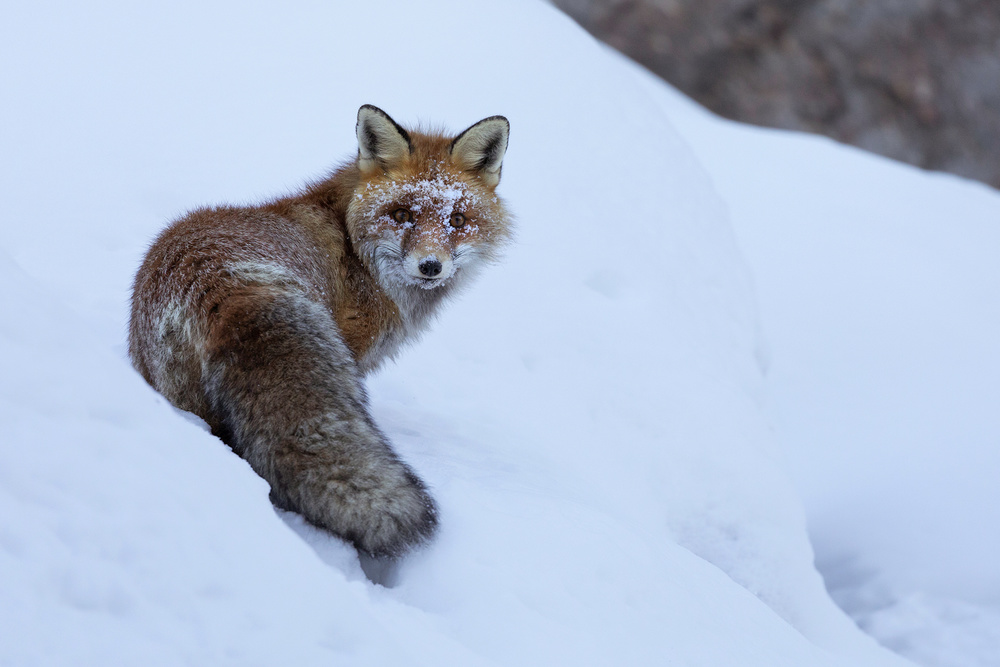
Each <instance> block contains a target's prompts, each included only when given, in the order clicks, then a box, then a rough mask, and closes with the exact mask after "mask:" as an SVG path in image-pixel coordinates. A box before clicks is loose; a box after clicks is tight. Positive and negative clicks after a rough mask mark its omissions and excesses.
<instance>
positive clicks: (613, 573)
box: [0, 0, 904, 667]
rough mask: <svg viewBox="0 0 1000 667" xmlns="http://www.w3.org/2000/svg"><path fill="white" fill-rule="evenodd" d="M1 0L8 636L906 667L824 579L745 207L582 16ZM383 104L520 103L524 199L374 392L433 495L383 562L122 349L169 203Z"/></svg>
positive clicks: (534, 660)
mask: <svg viewBox="0 0 1000 667" xmlns="http://www.w3.org/2000/svg"><path fill="white" fill-rule="evenodd" d="M43 10H44V11H43ZM10 14H11V17H10V20H11V24H10V25H11V26H13V27H12V28H11V30H10V35H9V37H10V38H9V39H8V40H6V41H5V42H4V43H3V44H2V45H0V49H2V54H0V55H2V56H3V57H2V58H0V67H2V68H3V70H2V71H3V80H4V83H5V89H6V90H8V91H10V98H11V99H13V100H16V101H17V102H16V103H15V104H12V105H7V106H5V108H4V110H3V111H2V112H0V113H2V114H3V115H4V121H5V122H4V123H3V127H4V128H6V129H5V130H4V132H5V133H6V134H4V136H3V138H2V149H3V152H4V155H5V156H13V157H12V158H11V159H7V160H5V161H3V162H2V163H0V170H2V172H3V174H2V175H3V180H2V182H3V183H4V186H3V187H4V189H5V192H4V197H2V198H0V216H2V219H3V220H5V221H8V222H6V223H5V225H4V226H3V228H2V229H0V251H2V254H0V290H2V294H3V303H4V305H5V310H4V312H3V314H2V315H0V355H2V359H3V368H4V374H3V376H2V377H0V419H2V423H3V439H2V445H0V446H2V456H0V497H2V498H3V501H2V502H0V589H2V592H3V595H2V597H0V600H2V601H0V627H2V628H4V639H3V641H2V642H0V663H4V664H8V663H9V664H17V665H21V664H24V665H31V664H65V663H70V662H73V663H82V664H88V663H93V664H98V663H104V664H107V663H111V664H121V663H134V664H149V665H161V664H162V665H173V664H191V663H202V664H232V665H248V664H249V665H254V664H259V665H287V664H295V665H300V664H301V665H311V664H331V663H333V664H352V665H355V664H357V665H364V664H371V665H378V664H390V663H402V664H435V665H441V664H446V665H448V664H454V665H476V664H497V665H507V664H588V665H590V664H593V665H612V664H615V665H620V664H637V665H646V664H649V665H652V664H692V665H694V664H704V665H726V664H740V665H761V666H764V665H766V666H767V667H780V666H781V665H788V666H790V667H791V666H794V667H800V666H801V665H852V666H857V665H890V664H904V663H903V661H902V660H900V659H898V658H896V657H895V656H893V655H892V654H890V653H889V652H887V651H885V650H883V649H881V648H879V647H878V646H877V645H876V644H875V643H874V642H873V641H871V640H870V639H869V638H868V637H866V636H865V635H863V634H862V633H861V632H860V631H859V630H858V629H857V628H856V627H855V626H854V625H853V624H852V623H851V622H850V620H849V619H848V618H847V617H846V616H844V615H843V614H842V613H841V612H840V611H839V609H838V608H837V607H836V606H835V605H834V604H833V602H832V601H831V600H830V598H829V597H828V596H827V594H826V592H825V590H824V588H823V584H822V580H821V578H820V576H819V575H818V573H817V572H816V571H815V569H814V568H813V565H812V552H811V548H810V545H809V542H808V539H807V534H806V529H805V519H804V515H803V512H802V510H801V508H800V506H799V502H798V500H797V498H796V496H795V493H794V491H793V488H792V486H791V484H790V482H789V481H788V480H787V479H786V475H785V473H784V470H783V462H782V458H781V455H780V451H779V449H778V447H777V446H776V443H775V441H774V439H773V437H772V434H771V431H770V429H769V426H768V423H767V418H766V415H765V412H764V406H763V401H764V394H763V384H762V378H761V371H760V368H761V364H762V363H763V362H764V361H765V359H766V354H765V347H764V346H763V345H762V343H761V340H760V338H759V335H758V330H759V327H758V323H757V318H756V314H755V310H754V304H753V294H752V289H751V283H750V279H749V275H748V272H747V269H746V267H745V265H744V264H743V261H742V259H741V257H740V253H739V252H738V249H737V246H736V241H735V238H734V236H733V232H732V230H731V228H730V226H729V223H728V220H727V217H726V213H725V207H724V205H723V203H722V201H721V200H720V199H719V197H718V196H717V195H716V194H715V192H714V190H713V187H712V185H711V183H710V181H709V179H708V178H707V176H706V175H705V173H704V171H703V170H702V168H701V167H700V166H699V163H698V161H697V160H696V159H695V158H694V156H693V155H692V153H691V151H690V149H688V148H687V146H686V145H685V143H684V142H683V141H682V140H681V139H680V138H679V137H678V135H677V134H676V133H675V132H674V131H673V130H672V129H671V126H670V124H669V123H668V122H667V120H666V117H665V114H664V112H663V110H662V109H661V108H660V106H659V105H658V103H657V102H656V101H655V99H654V98H651V97H650V96H649V95H648V94H647V93H646V92H645V91H644V90H643V88H642V87H641V85H640V84H638V83H637V82H636V80H635V78H634V76H633V75H632V74H631V73H630V70H629V68H627V67H626V66H624V65H622V64H621V63H620V62H619V61H617V60H616V59H614V58H612V57H611V56H609V55H608V54H607V53H606V52H605V51H604V50H602V49H601V48H600V47H598V46H597V45H596V44H595V43H594V42H593V41H592V40H591V39H590V38H589V37H587V36H586V35H585V34H584V33H583V32H582V31H581V30H580V29H579V28H577V27H576V26H574V25H573V24H572V23H571V22H570V21H569V20H568V19H566V18H564V17H563V16H562V15H560V14H559V13H558V12H556V10H554V9H553V8H551V7H549V6H548V5H545V4H542V3H536V2H522V1H514V0H512V1H510V2H499V3H492V4H490V5H480V4H472V3H463V2H442V3H440V4H438V5H436V6H433V7H427V6H414V3H404V2H401V1H388V0H386V1H384V2H374V3H366V4H364V5H360V4H359V5H357V6H342V5H330V4H328V3H310V2H296V3H281V4H280V5H279V4H277V3H274V4H271V3H267V2H263V3H255V4H253V5H252V6H245V5H239V6H237V5H235V4H231V3H224V2H222V3H210V4H208V5H205V4H203V3H197V4H196V3H193V2H186V1H182V2H180V3H173V4H171V5H170V7H165V6H164V7H159V6H141V7H140V6H127V7H126V6H118V5H116V4H114V3H106V4H101V3H98V4H96V5H88V6H86V7H82V6H78V5H75V4H72V3H58V2H57V3H52V5H51V6H49V5H45V6H44V7H43V6H41V5H38V6H35V5H32V6H30V7H29V6H26V5H25V6H18V7H16V8H12V9H11V12H10ZM53 16H55V17H58V19H53V18H52V17H53ZM387 23H388V24H389V26H388V27H386V28H382V27H380V28H379V29H378V30H376V31H374V32H373V30H372V29H371V26H376V25H377V26H386V25H387ZM362 103H372V104H376V105H378V106H380V107H381V108H383V109H385V110H386V111H388V112H389V113H390V114H392V115H393V117H394V118H395V119H396V120H398V121H400V122H402V123H403V124H406V125H414V124H416V123H417V122H418V121H419V120H420V117H421V116H422V117H423V118H425V119H433V120H434V122H437V123H443V124H446V125H447V126H448V127H450V128H452V129H453V130H460V129H461V128H464V127H467V126H468V125H469V123H471V122H474V121H476V120H478V119H479V118H482V117H485V116H488V115H491V114H495V113H502V114H504V115H505V116H507V117H508V118H509V119H510V121H511V127H512V132H511V143H510V148H509V151H508V154H507V158H506V162H505V169H504V180H503V182H502V183H501V186H500V189H501V192H502V194H503V196H504V197H505V199H506V200H507V201H509V202H510V204H511V206H512V208H513V209H514V210H515V212H516V213H517V216H518V219H519V232H518V239H517V242H516V244H515V245H514V246H513V247H512V248H511V250H510V252H509V254H508V256H507V259H506V260H505V262H504V263H503V264H502V265H500V266H497V267H493V268H492V269H491V270H489V271H487V272H485V273H484V275H483V277H482V279H481V280H480V281H479V283H478V284H476V285H475V286H473V287H472V288H471V289H470V290H469V291H468V292H467V293H466V294H465V295H464V296H463V298H462V299H461V300H460V301H459V302H456V303H454V304H452V306H451V308H449V309H447V310H446V312H445V313H444V315H443V317H441V318H440V321H439V322H438V323H437V325H436V326H435V328H434V330H433V331H432V332H431V333H429V334H428V335H427V336H426V339H425V340H424V341H423V342H421V343H420V344H419V345H418V346H416V347H414V348H412V349H410V350H409V351H408V352H407V353H406V354H404V355H403V357H402V358H401V359H400V361H399V363H398V364H396V365H394V366H391V367H389V368H387V369H386V370H385V371H384V372H383V373H382V374H380V375H379V376H377V377H376V378H374V379H373V380H372V382H371V383H370V387H371V394H372V399H373V409H374V412H375V417H376V419H377V420H378V422H379V423H380V425H382V427H383V428H384V429H385V430H386V432H387V433H388V434H389V436H390V438H392V439H393V441H394V442H395V443H396V444H397V447H398V449H399V451H400V453H401V455H402V456H403V457H404V458H405V459H406V460H407V461H409V462H411V463H412V464H413V466H414V467H415V468H416V469H417V471H418V472H419V473H420V474H421V476H422V477H423V478H424V479H426V480H427V481H428V482H429V484H430V486H431V488H432V489H433V493H434V495H435V497H436V498H437V500H438V501H439V504H440V508H441V522H442V529H441V533H440V535H439V536H438V538H437V539H436V540H435V541H434V543H433V544H431V545H430V546H429V547H428V548H427V549H424V550H422V551H420V552H418V553H416V554H414V555H413V556H411V557H409V558H408V559H406V560H405V561H403V562H402V563H401V564H400V565H399V566H398V567H395V568H387V569H382V570H377V567H376V566H377V565H378V564H372V563H362V562H360V561H359V560H358V559H357V556H356V555H355V554H354V553H353V552H352V551H351V550H350V549H347V548H346V547H345V546H344V545H343V544H342V543H340V542H339V541H337V540H335V539H333V538H331V537H330V536H328V535H325V534H323V533H320V532H319V531H316V530H314V529H312V528H310V527H309V526H306V525H304V524H303V523H302V522H301V520H299V519H298V517H296V516H295V515H287V514H286V515H281V516H278V515H277V514H276V513H275V511H274V510H273V509H272V508H271V506H270V505H269V504H268V502H267V489H266V485H265V484H264V483H263V482H262V481H261V480H260V479H258V478H257V477H256V476H255V475H254V474H253V473H252V471H251V470H250V469H249V467H248V466H246V465H245V464H244V463H243V462H242V461H241V460H240V459H238V458H237V457H236V456H235V455H233V454H232V453H231V452H229V451H228V449H227V448H225V447H224V446H223V445H222V444H221V443H220V442H219V441H217V440H216V439H214V438H212V437H211V436H210V435H209V434H207V433H206V432H205V431H204V429H202V428H200V427H199V425H197V424H192V423H191V421H190V420H188V419H186V418H184V417H183V416H181V415H179V414H177V413H176V411H174V410H173V409H172V408H170V406H168V405H167V404H166V403H165V402H164V401H163V400H162V399H161V398H160V397H158V396H157V395H156V394H155V393H154V392H152V391H151V390H150V389H149V388H148V387H145V386H144V385H143V383H142V381H141V379H140V378H139V377H138V376H137V375H136V374H135V373H134V372H133V371H132V370H131V369H130V368H129V366H128V364H127V361H126V360H125V359H124V350H123V337H124V336H123V332H124V325H125V318H126V304H127V298H128V287H129V284H130V281H131V277H132V274H133V272H134V270H135V268H136V267H137V266H138V263H139V262H140V260H141V257H142V254H143V252H144V250H145V247H146V244H147V243H148V242H149V240H150V239H151V238H153V236H154V235H155V234H156V233H157V232H158V231H159V229H160V228H162V226H163V225H164V224H165V222H166V221H167V220H168V219H170V218H172V217H175V216H176V215H178V214H179V213H181V212H183V210H185V209H186V208H188V207H192V206H197V205H201V204H209V203H222V202H226V201H230V202H232V201H237V202H238V201H248V200H255V199H260V198H263V197H265V196H268V195H274V194H281V189H282V188H283V187H284V188H285V189H291V188H293V187H296V186H297V184H298V183H299V181H300V180H301V179H303V177H305V176H308V175H312V176H316V175H319V174H321V173H323V171H324V170H325V169H327V168H328V167H329V166H330V165H331V164H332V163H333V162H335V161H336V160H338V159H340V158H342V157H346V156H350V155H351V154H352V153H353V151H354V150H355V144H354V138H353V128H354V118H355V114H356V111H357V108H358V106H359V105H360V104H362ZM10 128H17V133H16V134H15V133H12V132H10ZM276 186H277V187H276ZM276 190H277V191H276ZM366 571H367V573H368V575H369V576H370V577H371V578H374V579H378V580H379V581H382V582H383V583H384V584H385V585H376V584H373V583H371V582H370V581H369V579H368V578H367V577H366V576H365V572H366Z"/></svg>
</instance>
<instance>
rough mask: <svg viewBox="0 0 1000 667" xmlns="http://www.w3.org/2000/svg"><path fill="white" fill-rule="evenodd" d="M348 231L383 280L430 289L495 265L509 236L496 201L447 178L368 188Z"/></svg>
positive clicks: (441, 174) (458, 178)
mask: <svg viewBox="0 0 1000 667" xmlns="http://www.w3.org/2000/svg"><path fill="white" fill-rule="evenodd" d="M348 225H349V229H350V232H351V237H352V241H353V242H354V243H355V247H356V249H357V250H358V252H359V254H361V255H362V256H363V257H365V258H366V259H367V261H368V262H369V266H370V268H372V269H373V270H374V271H375V272H376V274H377V275H378V276H379V278H380V280H383V281H389V282H391V283H393V284H402V285H408V286H412V287H420V288H423V289H434V288H435V287H439V286H441V285H444V284H445V283H447V282H448V281H449V280H450V279H451V278H452V277H453V276H455V274H456V273H458V272H460V271H464V270H468V269H469V268H471V266H472V265H473V264H475V263H478V261H480V260H484V259H490V258H492V256H493V254H494V252H495V250H496V248H497V246H499V245H500V244H501V243H502V242H503V241H504V240H505V239H506V236H507V230H506V220H505V219H504V216H503V213H502V208H501V206H500V203H499V201H498V198H497V197H496V195H494V194H493V193H492V191H490V190H488V189H486V188H483V187H477V185H476V184H475V183H470V182H468V180H467V179H465V178H463V177H462V175H461V174H456V173H448V172H447V171H445V170H434V173H431V174H429V175H422V177H411V178H405V179H393V178H391V177H388V176H386V177H382V178H377V179H373V180H371V181H368V182H366V183H362V184H361V185H360V186H359V187H358V188H357V190H356V191H355V194H354V198H353V200H352V202H351V206H350V209H349V211H348Z"/></svg>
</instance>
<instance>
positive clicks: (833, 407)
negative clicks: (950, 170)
mask: <svg viewBox="0 0 1000 667" xmlns="http://www.w3.org/2000/svg"><path fill="white" fill-rule="evenodd" d="M624 64H628V63H624ZM634 69H635V70H636V71H638V72H640V77H641V78H642V80H643V81H644V83H645V85H646V87H647V90H648V92H649V93H650V95H651V96H652V97H653V98H654V99H655V100H656V101H657V103H659V104H660V105H661V107H662V108H663V110H664V111H665V113H666V114H667V116H668V117H669V118H670V121H671V122H672V123H673V124H674V125H675V126H676V127H677V128H678V129H679V130H680V132H681V133H682V135H683V136H684V137H685V139H686V140H687V141H688V143H689V144H690V145H691V147H692V149H693V150H694V152H695V154H696V155H697V156H698V158H699V159H700V160H701V161H702V163H703V164H704V165H705V167H706V169H707V170H708V172H709V174H710V175H711V177H712V180H713V182H714V184H715V185H716V187H717V189H718V191H719V193H720V194H721V195H722V197H723V198H724V199H725V200H726V202H727V203H728V205H729V210H730V215H731V217H732V221H733V225H734V227H735V231H736V235H737V237H738V239H739V242H740V247H741V249H742V250H744V251H745V256H746V257H747V260H748V261H749V263H750V266H751V270H752V273H753V276H754V282H755V285H756V289H757V292H758V297H759V303H760V308H761V318H762V323H763V324H762V326H763V329H764V336H765V338H766V340H767V341H768V345H769V348H770V354H769V355H768V356H769V360H770V368H769V369H768V373H767V382H766V384H767V399H768V400H767V403H768V408H769V413H770V414H771V415H772V418H773V420H774V423H775V428H776V431H777V434H778V437H779V440H780V442H781V444H782V446H783V449H784V451H785V452H786V453H787V456H788V460H789V467H790V470H791V472H792V474H793V477H794V479H795V482H796V486H797V487H798V489H799V492H800V494H801V496H802V498H803V500H804V502H805V506H806V510H807V514H808V517H809V524H810V533H811V535H812V540H813V544H814V546H815V548H816V551H817V563H818V566H819V567H820V569H821V571H822V572H823V574H824V576H825V578H826V582H827V586H828V588H829V589H830V591H831V593H832V594H833V596H834V598H835V599H836V600H837V601H838V603H840V605H841V606H842V607H843V608H844V609H845V610H847V611H848V612H850V614H851V615H852V616H853V617H854V618H855V620H856V621H857V622H858V623H859V624H860V625H861V626H862V627H863V628H865V629H866V630H867V631H868V632H870V633H871V634H873V635H875V636H876V637H877V638H878V639H879V640H880V641H881V642H882V643H883V644H885V645H886V646H889V647H891V648H893V649H895V650H897V651H899V652H900V653H902V654H903V655H906V656H908V657H910V658H912V659H913V660H914V661H916V662H919V663H922V664H925V665H934V666H941V667H944V666H948V667H951V666H955V667H959V666H963V667H978V666H984V667H985V666H987V665H991V666H996V665H1000V565H998V564H1000V486H998V480H1000V446H998V445H1000V410H998V409H997V406H998V405H1000V347H998V341H1000V262H998V259H997V258H998V252H1000V194H998V193H997V192H996V191H994V190H991V189H989V188H987V187H985V186H982V185H979V184H978V183H974V182H970V181H963V180H961V179H958V178H955V177H953V176H948V175H944V174H935V173H928V172H920V171H916V170H914V169H912V168H909V167H905V166H902V165H900V164H898V163H895V162H891V161H889V160H885V159H882V158H879V157H875V156H872V155H869V154H866V153H863V152H860V151H858V150H856V149H852V148H848V147H844V146H841V145H838V144H835V143H833V142H831V141H829V140H825V139H821V138H817V137H812V136H809V135H796V134H790V133H785V132H774V131H770V130H762V129H758V128H752V127H748V126H743V125H739V124H736V123H731V122H727V121H722V120H719V119H717V118H715V117H712V116H711V115H709V114H708V113H706V112H705V111H703V110H702V109H700V108H698V107H696V106H695V105H693V104H692V103H691V102H690V101H689V100H687V99H686V98H684V97H682V96H681V95H679V94H678V93H677V92H675V91H673V90H670V89H668V88H667V87H665V86H663V85H661V84H660V82H659V81H658V80H657V79H655V78H654V77H652V76H651V75H649V74H648V73H646V72H643V71H640V70H639V69H638V68H634Z"/></svg>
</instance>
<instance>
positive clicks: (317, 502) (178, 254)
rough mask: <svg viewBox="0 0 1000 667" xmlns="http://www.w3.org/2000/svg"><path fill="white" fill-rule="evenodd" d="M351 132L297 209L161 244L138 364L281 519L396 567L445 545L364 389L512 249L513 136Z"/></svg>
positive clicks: (482, 128)
mask: <svg viewBox="0 0 1000 667" xmlns="http://www.w3.org/2000/svg"><path fill="white" fill-rule="evenodd" d="M356 130H357V136H358V155H357V158H356V159H355V160H354V161H352V162H350V163H348V164H345V165H343V166H342V167H340V168H339V169H337V170H336V171H335V172H334V173H333V174H332V175H331V176H330V177H329V178H327V179H326V180H323V181H320V182H317V183H315V184H313V185H311V186H309V187H307V188H306V189H305V190H304V191H303V192H302V193H300V194H298V195H296V196H291V197H286V198H283V199H278V200H275V201H272V202H270V203H267V204H264V205H261V206H255V207H244V208H237V207H218V208H204V209H200V210H196V211H194V212H192V213H190V214H188V215H187V216H186V217H184V218H182V219H180V220H178V221H176V222H175V223H173V224H172V225H171V226H170V227H168V228H167V229H166V230H165V231H164V232H163V233H162V234H160V236H159V237H158V238H157V239H156V241H155V242H154V243H153V245H152V246H151V248H150V250H149V252H148V254H147V256H146V259H145V261H144V263H143V265H142V267H141V268H140V270H139V272H138V274H137V275H136V278H135V284H134V287H133V292H132V313H131V322H130V327H129V355H130V357H131V359H132V363H133V365H134V366H135V367H136V369H137V370H138V371H139V372H140V373H141V374H142V376H143V377H144V378H145V379H146V381H147V382H149V383H150V384H151V385H152V386H153V387H154V388H155V389H157V390H158V391H159V392H160V393H162V394H163V395H164V396H165V397H166V398H167V399H168V400H169V401H170V402H171V403H173V404H174V405H176V406H177V407H178V408H181V409H183V410H188V411H190V412H193V413H195V414H197V415H198V416H200V417H201V418H203V419H204V420H205V421H206V422H207V423H208V424H209V425H210V426H211V428H212V432H213V433H215V434H216V435H218V436H219V437H220V438H221V439H222V440H223V441H225V442H226V443H227V444H229V445H230V446H231V447H232V449H233V450H234V451H235V452H236V453H237V454H239V455H240V456H242V457H243V458H245V459H246V460H247V461H248V462H249V463H250V465H251V466H252V467H253V469H254V470H255V471H256V472H257V473H258V474H259V475H261V476H262V477H263V478H264V479H265V480H267V481H268V482H269V483H270V485H271V499H272V501H273V502H274V503H275V504H276V505H277V506H279V507H282V508H285V509H291V510H294V511H296V512H299V513H300V514H302V515H303V516H304V517H305V518H306V519H307V520H309V521H310V522H312V523H314V524H316V525H318V526H320V527H322V528H325V529H327V530H329V531H331V532H333V533H335V534H337V535H339V536H341V537H343V538H344V539H347V540H349V541H351V542H352V543H353V544H354V545H355V546H356V547H357V548H358V549H359V550H362V551H364V552H367V553H369V554H372V555H376V556H396V555H399V554H401V553H403V552H404V551H406V550H407V549H408V548H410V547H412V546H414V545H416V544H418V543H420V542H422V541H423V540H426V539H427V538H428V537H429V536H430V535H431V534H432V533H433V531H434V528H435V526H436V524H437V510H436V507H435V504H434V502H433V500H432V499H431V497H430V495H429V494H428V492H427V489H426V487H425V486H424V484H423V483H422V482H421V481H420V479H418V478H417V476H416V475H415V474H414V473H413V471H412V470H411V469H410V468H409V467H408V466H407V465H406V464H405V463H404V462H402V461H401V460H400V459H399V457H398V456H397V455H396V454H395V452H394V451H393V450H392V447H391V446H390V444H389V442H388V440H387V439H386V438H385V436H384V435H383V434H382V433H381V432H380V431H379V429H378V427H377V426H376V425H375V423H374V421H373V420H372V418H371V416H370V414H369V411H368V405H367V398H366V395H365V391H364V387H363V385H362V378H363V376H364V375H365V374H366V373H368V372H370V371H372V370H374V369H376V368H378V366H379V365H380V364H381V363H382V362H384V361H385V360H386V359H387V358H391V357H392V356H393V355H394V354H395V352H396V351H397V350H398V349H399V347H400V346H401V345H402V344H404V343H406V342H407V341H410V340H413V339H414V338H416V337H417V336H418V335H419V334H420V333H421V332H422V331H423V330H424V329H425V328H426V326H427V325H428V322H429V320H430V318H431V317H432V315H433V314H434V313H435V311H436V309H437V308H438V307H439V305H440V304H441V303H442V302H443V301H444V300H445V299H447V298H448V296H449V295H451V294H452V293H454V292H455V291H456V290H457V289H459V288H460V287H461V286H462V285H463V284H464V283H466V282H467V281H468V279H469V278H470V277H471V276H472V275H473V274H474V273H475V272H476V270H477V269H478V268H479V267H480V266H482V265H483V264H484V263H486V262H488V261H490V260H492V259H494V258H495V257H496V255H497V251H498V250H499V249H500V248H501V247H502V246H503V245H504V243H505V242H506V241H507V240H508V239H509V237H510V225H509V217H508V215H507V213H506V211H505V208H504V205H503V203H502V201H501V200H500V199H499V197H498V196H497V195H496V193H495V189H496V186H497V184H498V182H499V180H500V171H501V164H502V161H503V156H504V153H505V151H506V147H507V137H508V131H509V126H508V123H507V120H506V119H505V118H503V117H501V116H494V117H491V118H487V119H485V120H482V121H480V122H479V123H476V124H475V125H473V126H471V127H470V128H468V129H467V130H465V131H464V132H463V133H461V134H459V135H458V136H457V137H449V136H444V135H441V134H427V133H420V132H408V131H406V130H404V129H403V128H402V127H400V126H399V125H398V124H396V122H395V121H393V120H392V119H391V118H390V117H389V116H388V115H386V114H385V112H383V111H381V110H380V109H377V108H375V107H372V106H368V105H366V106H363V107H361V109H360V110H359V112H358V122H357V127H356Z"/></svg>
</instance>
